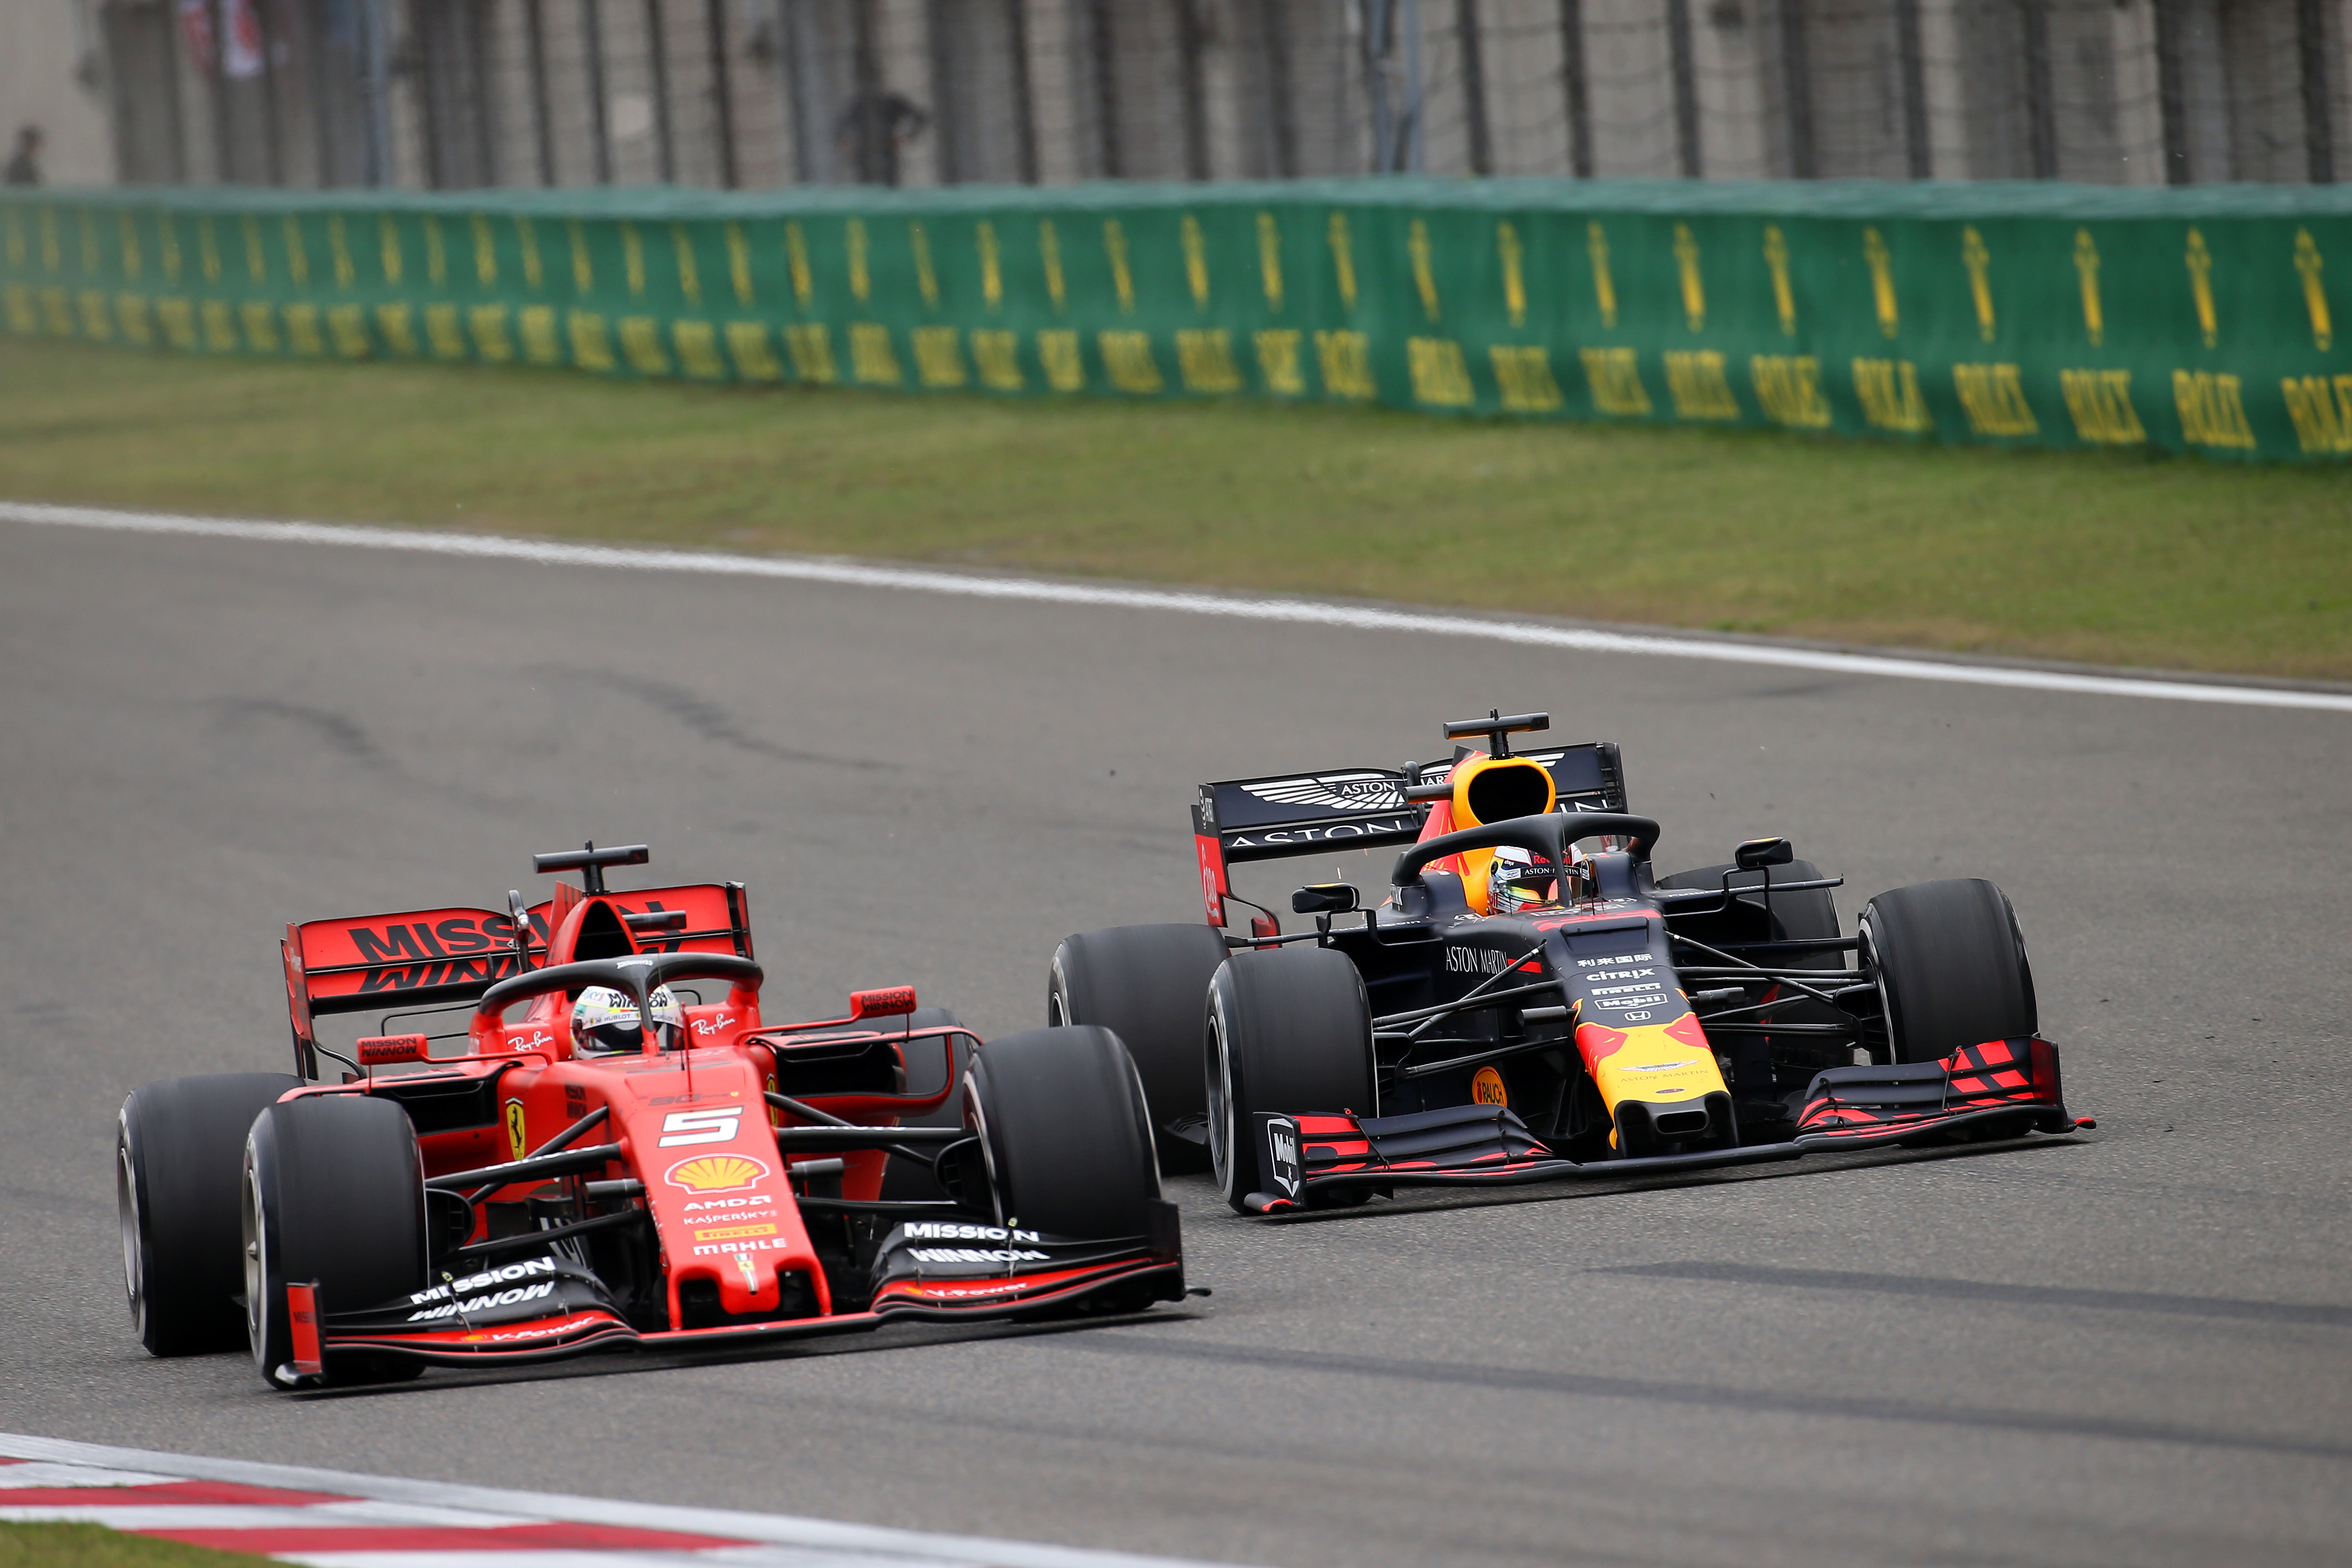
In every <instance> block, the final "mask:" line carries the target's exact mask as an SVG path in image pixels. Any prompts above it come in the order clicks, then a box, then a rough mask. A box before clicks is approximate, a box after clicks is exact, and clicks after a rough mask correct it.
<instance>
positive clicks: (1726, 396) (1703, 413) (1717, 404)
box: [1666, 349, 1739, 419]
mask: <svg viewBox="0 0 2352 1568" xmlns="http://www.w3.org/2000/svg"><path fill="white" fill-rule="evenodd" d="M1723 363H1724V361H1723V356H1722V355H1721V354H1719V353H1716V352H1715V351H1714V350H1713V349H1684V350H1680V351H1670V352H1668V353H1667V354H1666V392H1667V395H1669V396H1671V397H1673V399H1674V400H1675V418H1677V419H1737V418H1738V417H1739V399H1738V398H1737V397H1735V396H1733V395H1732V393H1731V383H1730V382H1729V381H1728V380H1727V379H1726V378H1725V376H1724V374H1723Z"/></svg>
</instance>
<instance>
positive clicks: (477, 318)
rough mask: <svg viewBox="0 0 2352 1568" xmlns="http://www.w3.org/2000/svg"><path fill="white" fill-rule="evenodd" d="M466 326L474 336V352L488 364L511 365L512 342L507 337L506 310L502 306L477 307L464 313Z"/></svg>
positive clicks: (512, 357) (512, 360)
mask: <svg viewBox="0 0 2352 1568" xmlns="http://www.w3.org/2000/svg"><path fill="white" fill-rule="evenodd" d="M466 325H467V327H468V328H470V329H471V330H472V331H473V335H474V352H475V353H478V354H479V355H480V356H481V357H482V359H483V360H484V361H485V362H486V363H490V364H511V363H513V362H514V356H515V351H514V340H513V339H512V338H510V337H509V336H508V335H507V308H506V307H505V306H504V305H477V306H475V307H474V308H473V309H472V310H468V311H467V312H466Z"/></svg>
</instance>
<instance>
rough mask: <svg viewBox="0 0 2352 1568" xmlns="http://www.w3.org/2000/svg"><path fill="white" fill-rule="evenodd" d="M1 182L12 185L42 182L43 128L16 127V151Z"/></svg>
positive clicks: (1, 176)
mask: <svg viewBox="0 0 2352 1568" xmlns="http://www.w3.org/2000/svg"><path fill="white" fill-rule="evenodd" d="M0 182H5V183H6V184H11V185H37V184H40V183H41V128H40V127H39V126H37V125H20V126H18V127H17V128H16V153H15V154H14V155H13V156H11V157H10V158H9V160H8V168H7V171H6V173H5V174H0Z"/></svg>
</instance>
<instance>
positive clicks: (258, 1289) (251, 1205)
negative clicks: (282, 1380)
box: [239, 1145, 269, 1372]
mask: <svg viewBox="0 0 2352 1568" xmlns="http://www.w3.org/2000/svg"><path fill="white" fill-rule="evenodd" d="M244 1210H245V1212H244V1215H242V1221H243V1223H242V1224H241V1225H240V1226H239V1229H240V1230H241V1231H242V1232H243V1236H242V1237H241V1240H242V1241H243V1243H244V1248H245V1256H244V1258H243V1262H244V1264H245V1334H246V1342H247V1344H248V1345H249V1346H250V1347H251V1348H252V1351H253V1360H254V1363H255V1364H256V1365H257V1366H258V1365H260V1364H261V1363H262V1362H263V1361H264V1360H265V1359H266V1356H267V1350H266V1347H265V1345H264V1340H265V1338H266V1334H265V1332H264V1327H265V1324H266V1322H267V1309H268V1294H269V1290H268V1282H269V1270H268V1266H267V1262H266V1259H265V1258H264V1251H265V1249H266V1248H267V1247H268V1239H269V1238H268V1228H267V1226H265V1225H264V1224H263V1220H262V1213H261V1184H260V1183H258V1182H257V1181H256V1180H255V1179H254V1170H253V1150H252V1148H251V1146H250V1145H248V1146H247V1149H246V1152H245V1204H244ZM262 1370H263V1371H265V1372H267V1371H268V1367H266V1366H265V1367H263V1368H262Z"/></svg>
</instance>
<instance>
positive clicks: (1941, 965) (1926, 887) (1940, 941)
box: [1861, 878, 2040, 1062]
mask: <svg viewBox="0 0 2352 1568" xmlns="http://www.w3.org/2000/svg"><path fill="white" fill-rule="evenodd" d="M1861 934H1862V954H1863V961H1864V969H1865V971H1866V972H1868V973H1870V974H1872V975H1873V976H1874V978H1875V979H1876V981H1877V984H1878V994H1879V1000H1880V1005H1882V1006H1883V1007H1884V1008H1885V1015H1886V1032H1887V1037H1888V1040H1889V1042H1890V1044H1891V1046H1892V1048H1893V1054H1894V1057H1895V1060H1896V1061H1898V1062H1933V1061H1941V1060H1943V1059H1944V1058H1947V1057H1949V1056H1950V1055H1952V1054H1953V1053H1954V1052H1955V1051H1958V1050H1961V1049H1963V1048H1965V1047H1969V1046H1975V1045H1981V1044H1983V1043H1984V1042H1985V1041H1987V1040H2013V1039H2018V1038H2021V1037H2025V1036H2029V1035H2032V1034H2033V1033H2034V1032H2035V1031H2036V1029H2038V1028H2039V1027H2040V1014H2039V1010H2038V1008H2037V1006H2036V1005H2035V1002H2034V996H2033V969H2032V964H2031V963H2029V962H2028V961H2027V959H2026V956H2025V938H2024V935H2023V934H2022V933H2021V931H2019V930H2018V927H2017V913H2016V911H2015V910H2012V909H2011V907H2010V902H2009V900H2008V898H2007V897H2006V896H2004V895H2003V894H2002V892H2001V890H2000V889H1999V888H1997V887H1995V886H1993V884H1991V883H1990V882H1988V881H1985V880H1983V879H1980V878H1969V879H1956V880H1953V881H1948V882H1919V883H1916V884H1914V885H1913V886H1911V887H1908V888H1897V889H1895V890H1894V891H1892V892H1886V893H1881V894H1879V895H1878V897H1876V898H1874V899H1873V900H1870V902H1869V903H1868V904H1867V905H1866V906H1864V909H1863V911H1862V922H1861Z"/></svg>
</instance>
